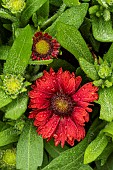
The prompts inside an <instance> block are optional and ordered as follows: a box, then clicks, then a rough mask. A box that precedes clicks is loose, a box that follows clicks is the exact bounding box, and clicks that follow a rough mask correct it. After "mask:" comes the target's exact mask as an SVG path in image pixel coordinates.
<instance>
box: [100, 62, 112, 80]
mask: <svg viewBox="0 0 113 170" xmlns="http://www.w3.org/2000/svg"><path fill="white" fill-rule="evenodd" d="M111 74H112V69H111V67H109V65H108V63H107V61H104V62H103V63H102V64H101V65H100V67H99V71H98V75H99V76H100V78H102V79H105V78H107V77H109V76H111Z"/></svg>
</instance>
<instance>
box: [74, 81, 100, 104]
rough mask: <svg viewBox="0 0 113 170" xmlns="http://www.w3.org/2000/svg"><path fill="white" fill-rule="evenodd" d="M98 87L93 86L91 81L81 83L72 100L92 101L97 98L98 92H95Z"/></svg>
mask: <svg viewBox="0 0 113 170" xmlns="http://www.w3.org/2000/svg"><path fill="white" fill-rule="evenodd" d="M97 91H98V88H97V87H96V86H93V84H92V82H89V83H87V84H85V85H83V86H82V87H81V88H80V89H79V90H78V91H77V92H76V93H75V94H74V95H73V99H74V101H75V102H76V101H86V102H93V101H94V100H97V99H98V94H97V93H96V92H97Z"/></svg>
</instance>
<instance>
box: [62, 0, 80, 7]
mask: <svg viewBox="0 0 113 170" xmlns="http://www.w3.org/2000/svg"><path fill="white" fill-rule="evenodd" d="M63 2H64V3H65V4H66V5H67V6H69V7H71V6H75V5H79V4H80V3H79V0H70V1H69V0H63Z"/></svg>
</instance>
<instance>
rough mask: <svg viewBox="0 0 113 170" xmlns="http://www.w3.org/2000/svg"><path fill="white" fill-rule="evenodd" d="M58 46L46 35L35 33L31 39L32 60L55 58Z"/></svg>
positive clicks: (54, 40) (55, 41)
mask: <svg viewBox="0 0 113 170" xmlns="http://www.w3.org/2000/svg"><path fill="white" fill-rule="evenodd" d="M59 48H60V44H59V43H58V42H57V40H56V39H53V38H52V36H50V35H49V34H48V33H42V32H36V33H35V35H34V37H33V46H32V60H48V59H50V58H54V57H55V58H56V57H57V55H58V53H59Z"/></svg>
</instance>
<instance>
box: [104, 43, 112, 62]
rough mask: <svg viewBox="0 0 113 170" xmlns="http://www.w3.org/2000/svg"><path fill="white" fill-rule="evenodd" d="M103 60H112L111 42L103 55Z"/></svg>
mask: <svg viewBox="0 0 113 170" xmlns="http://www.w3.org/2000/svg"><path fill="white" fill-rule="evenodd" d="M104 60H107V61H108V62H111V63H112V62H113V43H112V44H111V46H110V48H109V50H108V52H107V53H106V54H105V55H104Z"/></svg>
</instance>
